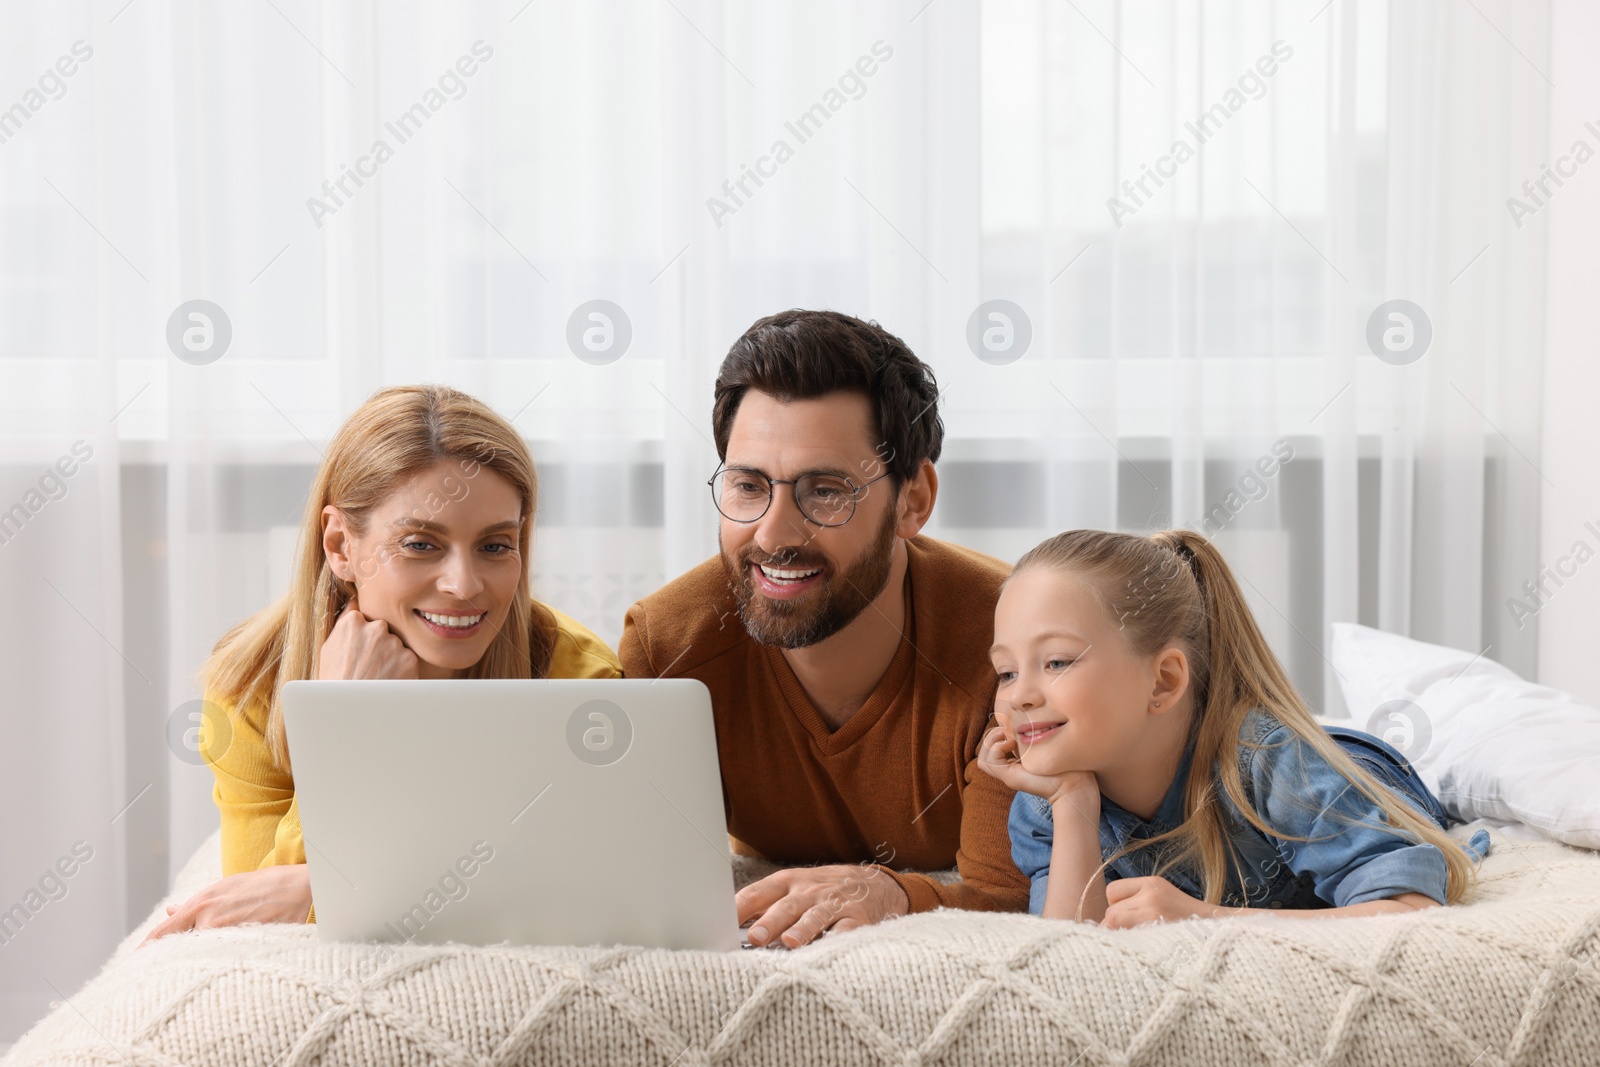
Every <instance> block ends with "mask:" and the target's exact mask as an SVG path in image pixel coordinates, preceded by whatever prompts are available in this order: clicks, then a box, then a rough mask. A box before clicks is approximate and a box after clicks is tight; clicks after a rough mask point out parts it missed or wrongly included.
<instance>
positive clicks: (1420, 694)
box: [1329, 622, 1600, 848]
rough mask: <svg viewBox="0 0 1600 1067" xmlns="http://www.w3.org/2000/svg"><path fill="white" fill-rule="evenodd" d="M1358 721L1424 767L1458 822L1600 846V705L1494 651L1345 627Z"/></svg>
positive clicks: (1342, 667) (1350, 701) (1338, 666)
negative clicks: (1508, 825) (1599, 785)
mask: <svg viewBox="0 0 1600 1067" xmlns="http://www.w3.org/2000/svg"><path fill="white" fill-rule="evenodd" d="M1329 655H1330V656H1331V657H1332V662H1333V668H1334V671H1335V672H1336V673H1337V674H1338V676H1339V687H1340V690H1341V692H1342V693H1343V695H1344V700H1345V705H1346V707H1347V709H1348V711H1349V713H1350V717H1351V720H1352V722H1351V723H1349V724H1347V725H1354V726H1356V727H1358V728H1360V729H1363V730H1367V731H1369V732H1371V733H1374V734H1377V735H1379V736H1381V737H1383V738H1384V740H1386V741H1388V742H1389V743H1390V744H1393V745H1394V746H1395V747H1396V748H1398V749H1400V751H1402V752H1404V753H1405V755H1406V757H1407V758H1408V759H1410V760H1411V762H1412V763H1413V764H1415V765H1416V768H1417V772H1418V773H1419V774H1421V775H1422V778H1423V780H1424V781H1425V782H1427V783H1428V788H1430V789H1432V790H1433V792H1434V794H1435V795H1436V796H1438V798H1439V802H1440V803H1441V804H1443V805H1444V809H1445V811H1447V812H1449V813H1450V815H1451V816H1452V817H1453V818H1456V819H1461V820H1463V821H1465V820H1469V819H1506V820H1513V821H1515V822H1519V823H1524V824H1526V825H1528V826H1532V827H1534V828H1535V829H1537V830H1539V831H1540V832H1542V833H1544V834H1547V835H1549V836H1550V837H1553V838H1555V839H1556V840H1558V841H1565V842H1566V843H1567V844H1569V845H1582V846H1584V847H1585V848H1600V789H1596V788H1595V774H1596V771H1597V770H1600V710H1596V709H1595V708H1592V707H1590V706H1589V705H1587V704H1585V703H1583V702H1582V701H1580V700H1578V699H1577V698H1576V697H1574V696H1572V695H1571V694H1568V693H1564V692H1562V691H1561V690H1559V689H1551V688H1550V687H1549V686H1543V685H1538V684H1536V683H1534V682H1530V681H1527V680H1526V679H1524V678H1522V677H1520V676H1518V675H1517V674H1516V673H1515V672H1514V671H1511V670H1509V669H1508V668H1506V667H1504V666H1502V665H1500V664H1498V663H1496V662H1495V661H1494V660H1492V659H1490V658H1488V656H1486V655H1484V654H1483V653H1477V654H1474V653H1472V652H1467V651H1464V650H1462V649H1457V648H1448V647H1446V646H1444V645H1430V644H1428V643H1426V642H1423V641H1416V640H1413V639H1411V638H1409V637H1402V636H1400V635H1399V634H1391V633H1385V632H1384V631H1382V630H1374V629H1372V628H1371V627H1367V626H1358V625H1356V624H1355V623H1348V622H1336V623H1334V624H1333V645H1332V648H1331V649H1330V651H1329Z"/></svg>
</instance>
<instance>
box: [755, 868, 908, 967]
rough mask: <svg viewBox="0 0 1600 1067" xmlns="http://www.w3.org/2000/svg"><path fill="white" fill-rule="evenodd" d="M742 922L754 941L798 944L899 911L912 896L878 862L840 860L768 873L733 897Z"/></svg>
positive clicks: (880, 919)
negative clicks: (861, 863)
mask: <svg viewBox="0 0 1600 1067" xmlns="http://www.w3.org/2000/svg"><path fill="white" fill-rule="evenodd" d="M734 906H735V907H736V908H737V909H738V912H739V925H741V926H743V925H744V924H745V923H746V922H748V921H750V920H751V919H754V920H756V922H755V925H754V926H752V927H751V928H750V931H749V938H750V943H751V944H752V945H757V946H762V945H769V944H771V943H772V942H773V941H775V940H776V941H780V942H781V943H782V944H783V945H784V946H785V947H787V948H799V947H800V946H801V945H804V944H806V943H807V942H809V941H812V940H814V939H815V938H817V937H818V936H820V935H822V934H824V933H833V932H840V931H844V930H854V929H855V928H856V927H858V926H871V925H872V924H873V923H876V922H881V921H883V920H884V919H887V918H890V917H892V916H895V915H904V914H905V913H906V912H907V911H908V910H910V906H911V902H910V901H908V900H907V899H906V894H905V890H903V889H901V888H900V885H899V883H898V882H896V881H895V880H894V879H893V878H890V877H889V876H888V875H887V874H884V873H883V872H882V871H881V870H879V869H878V868H876V867H868V866H858V865H856V864H853V863H839V864H834V865H832V866H829V867H798V868H794V869H791V870H786V871H778V872H777V873H776V874H769V875H767V877H765V878H763V879H761V880H760V881H759V882H752V883H750V884H749V885H747V886H745V887H744V888H743V889H741V890H739V894H738V896H736V897H734Z"/></svg>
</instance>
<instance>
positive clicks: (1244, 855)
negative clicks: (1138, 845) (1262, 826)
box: [1009, 710, 1489, 915]
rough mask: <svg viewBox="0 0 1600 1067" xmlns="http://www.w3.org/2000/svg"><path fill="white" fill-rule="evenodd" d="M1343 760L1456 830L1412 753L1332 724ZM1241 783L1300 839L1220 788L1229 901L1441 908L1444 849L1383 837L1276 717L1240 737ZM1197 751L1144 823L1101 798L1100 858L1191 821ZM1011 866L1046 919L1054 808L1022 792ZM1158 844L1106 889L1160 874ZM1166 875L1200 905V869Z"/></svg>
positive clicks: (1362, 805) (1350, 791) (1485, 843)
mask: <svg viewBox="0 0 1600 1067" xmlns="http://www.w3.org/2000/svg"><path fill="white" fill-rule="evenodd" d="M1327 731H1328V733H1329V734H1330V735H1331V736H1332V737H1333V738H1334V740H1335V741H1336V742H1337V743H1338V744H1339V746H1340V747H1341V748H1342V749H1344V750H1345V752H1346V754H1347V755H1349V756H1351V758H1353V759H1355V760H1356V761H1357V763H1358V764H1359V765H1361V766H1362V767H1363V768H1364V769H1365V770H1367V771H1369V772H1371V773H1372V774H1373V775H1374V776H1375V777H1376V778H1377V779H1378V780H1379V781H1380V782H1381V783H1383V784H1385V785H1387V786H1389V787H1390V788H1391V789H1392V790H1393V791H1394V792H1395V793H1396V794H1397V795H1398V796H1400V797H1402V798H1403V799H1405V800H1407V801H1410V802H1411V803H1412V804H1413V805H1414V806H1416V807H1417V808H1418V809H1419V810H1421V811H1422V812H1423V813H1424V814H1426V815H1427V816H1429V817H1430V818H1431V819H1433V821H1434V822H1436V823H1438V825H1439V826H1440V827H1441V828H1444V827H1447V826H1448V825H1449V820H1448V818H1447V817H1446V816H1445V813H1444V810H1443V808H1442V807H1440V805H1439V802H1438V800H1437V799H1436V798H1435V797H1434V796H1433V794H1432V793H1430V792H1429V791H1428V789H1427V787H1426V786H1425V785H1423V783H1422V780H1421V778H1420V777H1418V776H1417V773H1416V771H1415V770H1413V769H1412V767H1411V765H1410V764H1409V763H1407V762H1406V759H1405V757H1404V756H1402V755H1401V754H1400V753H1399V752H1398V751H1396V750H1395V749H1394V748H1393V747H1392V746H1391V745H1389V744H1388V743H1386V742H1384V741H1383V740H1381V739H1379V738H1376V737H1373V736H1372V735H1371V734H1366V733H1363V732H1361V731H1359V730H1352V729H1348V728H1345V727H1332V726H1331V727H1327ZM1239 739H1240V742H1241V743H1240V745H1239V747H1238V760H1239V774H1240V779H1241V781H1242V783H1243V785H1244V791H1245V796H1246V797H1247V798H1248V799H1249V800H1250V802H1251V804H1252V805H1253V807H1254V809H1255V811H1256V813H1257V815H1259V816H1260V818H1261V820H1262V821H1263V822H1265V823H1266V824H1267V825H1268V826H1271V827H1273V828H1274V829H1277V830H1279V831H1280V832H1282V833H1283V834H1284V835H1285V836H1286V837H1303V838H1310V839H1311V840H1308V841H1292V840H1285V839H1284V838H1280V837H1275V836H1272V835H1269V834H1265V833H1263V832H1262V831H1260V830H1258V829H1257V828H1256V827H1255V826H1253V825H1251V824H1250V823H1248V822H1246V821H1245V820H1244V818H1243V817H1242V816H1241V815H1240V814H1239V809H1238V808H1237V807H1235V806H1234V804H1233V801H1232V800H1231V798H1229V797H1228V795H1227V794H1226V792H1224V791H1223V790H1222V788H1221V785H1220V784H1219V785H1218V787H1217V797H1218V800H1219V802H1220V803H1221V805H1222V809H1223V812H1224V815H1225V820H1224V821H1225V824H1226V825H1227V826H1228V827H1229V830H1230V836H1231V839H1232V844H1233V848H1234V850H1235V851H1236V854H1237V857H1238V861H1239V866H1240V867H1242V868H1243V871H1244V878H1243V881H1242V882H1241V880H1240V877H1239V872H1238V870H1235V869H1234V867H1233V864H1232V863H1231V862H1230V863H1229V866H1228V877H1227V885H1226V887H1225V889H1224V891H1223V894H1222V904H1223V905H1225V906H1227V907H1251V908H1263V907H1265V908H1325V907H1329V906H1332V907H1345V906H1346V905H1350V904H1361V903H1363V902H1365V901H1369V900H1384V899H1387V898H1389V897H1393V896H1397V895H1399V894H1401V893H1421V894H1423V895H1424V896H1427V897H1431V898H1432V899H1433V900H1436V901H1438V902H1439V903H1441V904H1442V903H1444V900H1445V883H1446V867H1445V861H1444V855H1443V854H1442V853H1441V852H1440V851H1439V849H1438V848H1437V847H1436V846H1434V845H1430V844H1426V843H1413V842H1411V841H1410V840H1408V839H1407V838H1405V837H1401V836H1399V835H1398V834H1395V833H1394V832H1392V831H1390V830H1389V829H1388V828H1387V825H1386V822H1385V820H1384V818H1383V814H1382V811H1381V809H1379V808H1378V807H1377V806H1376V805H1375V804H1373V803H1372V802H1371V801H1369V800H1367V798H1366V797H1364V796H1362V795H1361V793H1360V792H1359V791H1358V790H1357V789H1355V787H1354V786H1352V785H1351V784H1350V782H1349V781H1348V780H1347V779H1346V778H1345V777H1344V775H1342V774H1340V773H1339V771H1338V770H1336V769H1335V768H1334V767H1333V765H1332V764H1330V763H1328V762H1327V761H1326V760H1325V759H1324V758H1323V757H1322V756H1321V755H1319V754H1318V753H1317V752H1316V750H1315V749H1313V748H1312V747H1311V746H1310V745H1308V744H1306V743H1305V742H1304V741H1302V740H1300V739H1299V737H1298V736H1297V735H1296V734H1295V733H1294V732H1293V731H1292V730H1290V729H1289V727H1287V726H1285V725H1283V724H1282V723H1281V722H1279V721H1278V720H1277V719H1275V718H1273V717H1272V716H1270V715H1267V714H1266V713H1265V712H1263V711H1260V710H1256V711H1252V712H1250V713H1249V714H1248V715H1246V717H1245V720H1244V724H1243V726H1242V728H1241V729H1240V732H1239ZM1193 754H1194V753H1193V748H1192V747H1191V748H1189V749H1186V750H1185V751H1184V753H1183V757H1182V759H1181V760H1180V761H1179V764H1178V771H1177V774H1176V775H1174V776H1173V779H1172V785H1171V787H1169V788H1168V790H1167V793H1166V796H1165V797H1163V798H1162V801H1161V805H1160V807H1159V808H1158V809H1157V810H1156V813H1155V816H1154V817H1153V818H1151V819H1149V820H1148V821H1147V820H1145V819H1141V818H1139V816H1137V815H1134V814H1133V813H1132V812H1129V811H1126V810H1124V809H1122V808H1120V807H1118V806H1117V805H1116V804H1114V803H1112V802H1111V801H1110V800H1109V799H1107V798H1106V797H1104V796H1102V797H1101V798H1100V854H1101V856H1102V857H1105V856H1110V855H1112V854H1114V853H1116V852H1118V851H1120V850H1121V849H1122V848H1123V847H1124V846H1125V845H1127V844H1129V843H1130V842H1133V841H1136V840H1141V839H1145V838H1150V837H1155V836H1156V835H1158V834H1162V833H1165V832H1166V831H1168V830H1171V829H1174V828H1176V827H1177V826H1178V825H1179V824H1181V823H1182V822H1183V798H1184V790H1185V786H1186V785H1187V784H1188V780H1189V765H1190V761H1191V757H1192V756H1193ZM1009 828H1010V832H1011V857H1012V859H1013V861H1014V862H1015V863H1016V865H1017V867H1018V869H1019V870H1021V871H1022V873H1023V874H1025V875H1027V876H1028V878H1029V880H1030V881H1031V882H1032V889H1031V891H1030V893H1029V897H1028V910H1029V911H1030V912H1032V913H1033V914H1035V915H1040V914H1043V912H1044V900H1045V890H1046V887H1047V886H1048V885H1049V880H1050V846H1051V842H1052V840H1053V838H1054V836H1055V831H1054V820H1053V817H1052V813H1051V810H1050V802H1049V801H1048V800H1046V799H1045V798H1044V797H1040V796H1035V795H1033V794H1032V793H1021V792H1019V793H1017V795H1016V797H1015V798H1014V799H1013V800H1012V802H1011V817H1010V820H1009ZM1162 847H1163V846H1162V845H1156V846H1154V847H1152V848H1146V849H1141V850H1139V851H1136V852H1133V853H1131V854H1130V855H1127V856H1123V857H1122V858H1120V859H1118V860H1116V861H1115V862H1113V863H1112V864H1111V865H1110V866H1108V867H1107V868H1106V871H1105V877H1106V879H1107V881H1110V880H1112V879H1116V878H1138V877H1142V876H1145V875H1151V874H1155V873H1156V870H1155V868H1156V865H1157V861H1158V860H1159V859H1160V856H1159V853H1160V851H1161V849H1162ZM1466 848H1467V850H1468V851H1469V852H1470V853H1472V854H1473V855H1474V856H1475V857H1476V858H1478V859H1482V858H1483V857H1484V856H1485V855H1487V854H1488V851H1489V833H1488V831H1487V830H1479V831H1477V832H1476V833H1475V834H1473V835H1472V840H1471V842H1470V843H1468V845H1467V846H1466ZM1161 874H1162V876H1163V877H1165V878H1166V879H1167V880H1168V881H1170V882H1171V883H1172V884H1173V885H1175V886H1177V887H1178V888H1179V889H1181V890H1183V891H1184V892H1185V893H1188V894H1189V895H1190V896H1192V897H1195V898H1196V899H1204V898H1205V892H1204V888H1203V886H1202V884H1201V881H1200V877H1199V871H1198V870H1192V869H1189V868H1187V867H1173V866H1169V867H1167V868H1166V869H1165V870H1163V871H1162V872H1161Z"/></svg>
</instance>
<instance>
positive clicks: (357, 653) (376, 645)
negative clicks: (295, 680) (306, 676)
mask: <svg viewBox="0 0 1600 1067" xmlns="http://www.w3.org/2000/svg"><path fill="white" fill-rule="evenodd" d="M418 670H419V668H418V661H417V654H416V653H415V652H413V651H411V649H409V648H407V647H406V645H405V642H404V641H401V640H400V638H398V637H396V636H395V635H394V633H393V632H391V631H390V629H389V624H388V623H386V622H384V621H383V620H382V619H369V618H367V617H366V616H365V615H363V614H361V609H360V607H358V606H357V604H356V602H355V601H354V600H352V601H350V603H348V604H346V605H345V606H344V610H342V611H341V612H339V617H338V618H337V619H336V620H334V623H333V630H332V631H331V632H330V633H329V634H328V639H327V640H326V641H324V642H323V643H322V652H321V654H320V655H319V656H318V657H317V677H318V678H322V679H330V678H331V679H346V678H415V677H417V675H418Z"/></svg>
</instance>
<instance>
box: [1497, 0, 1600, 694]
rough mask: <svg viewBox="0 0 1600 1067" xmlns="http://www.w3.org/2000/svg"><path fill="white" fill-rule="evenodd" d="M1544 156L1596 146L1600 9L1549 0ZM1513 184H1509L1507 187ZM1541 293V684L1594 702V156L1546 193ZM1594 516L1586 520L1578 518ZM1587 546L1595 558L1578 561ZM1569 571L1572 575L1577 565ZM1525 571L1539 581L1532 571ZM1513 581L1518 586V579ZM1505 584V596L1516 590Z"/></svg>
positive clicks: (1598, 502) (1598, 642) (1598, 371)
mask: <svg viewBox="0 0 1600 1067" xmlns="http://www.w3.org/2000/svg"><path fill="white" fill-rule="evenodd" d="M1551 37H1552V40H1551V64H1550V68H1551V69H1550V70H1549V71H1548V73H1549V75H1550V80H1551V81H1552V82H1554V83H1555V88H1554V89H1552V90H1551V111H1550V160H1549V162H1551V163H1552V164H1554V163H1555V161H1556V159H1557V158H1558V157H1560V156H1562V155H1566V154H1567V153H1569V152H1570V151H1571V149H1572V146H1573V142H1574V141H1576V140H1579V139H1582V140H1584V141H1586V142H1587V143H1588V145H1589V147H1590V148H1591V149H1595V150H1596V151H1600V133H1597V132H1596V131H1595V130H1591V129H1588V128H1586V127H1585V125H1584V124H1585V123H1593V124H1594V126H1595V128H1596V130H1600V65H1596V64H1595V62H1594V56H1593V54H1592V47H1593V42H1594V41H1596V40H1597V39H1600V5H1596V4H1594V3H1592V2H1591V0H1556V4H1555V8H1554V11H1553V13H1552V20H1551ZM1510 192H1511V191H1510V190H1508V195H1509V193H1510ZM1547 210H1548V211H1549V226H1550V243H1549V277H1548V284H1549V289H1548V291H1547V300H1548V305H1547V306H1548V309H1549V310H1548V319H1547V323H1546V333H1545V371H1544V373H1545V381H1544V413H1545V424H1544V435H1543V441H1542V447H1541V450H1540V451H1541V458H1540V461H1539V465H1540V467H1541V468H1542V469H1543V471H1544V474H1545V477H1546V478H1547V479H1548V481H1547V482H1546V483H1545V484H1544V490H1545V491H1544V494H1543V497H1542V504H1541V507H1540V516H1539V521H1540V536H1539V556H1540V563H1541V565H1542V568H1554V567H1555V566H1556V565H1557V564H1558V563H1562V559H1563V557H1568V562H1565V563H1562V569H1564V570H1566V571H1567V572H1568V573H1569V574H1571V575H1572V576H1571V577H1570V578H1563V579H1561V581H1562V584H1561V585H1560V586H1559V587H1558V586H1556V585H1555V583H1554V582H1553V581H1551V582H1548V583H1547V584H1546V586H1545V588H1546V589H1547V590H1548V591H1549V594H1550V595H1548V596H1546V597H1545V598H1544V600H1543V603H1542V605H1541V606H1540V607H1539V610H1538V615H1537V616H1536V618H1537V623H1538V627H1539V681H1541V682H1543V683H1545V684H1546V685H1552V686H1555V687H1557V688H1560V689H1565V690H1568V691H1569V692H1572V693H1575V694H1577V695H1578V696H1579V697H1580V698H1582V699H1584V700H1586V701H1588V702H1589V703H1591V704H1600V671H1596V670H1595V663H1596V653H1597V651H1600V411H1597V408H1600V358H1597V357H1600V257H1597V255H1596V248H1597V246H1600V157H1597V158H1595V159H1591V160H1589V161H1588V162H1587V163H1585V164H1584V165H1583V166H1582V167H1580V168H1579V170H1578V172H1577V174H1576V175H1575V176H1574V177H1572V178H1568V179H1565V184H1564V185H1563V186H1561V188H1560V189H1558V190H1556V192H1555V195H1554V196H1552V197H1551V198H1550V201H1549V207H1548V209H1547ZM1586 523H1592V524H1593V528H1592V529H1591V528H1590V527H1589V526H1586V525H1585V524H1586ZM1579 541H1581V542H1583V543H1584V544H1585V545H1586V546H1587V548H1588V550H1589V551H1592V552H1594V553H1595V556H1594V558H1592V559H1590V560H1588V561H1587V562H1586V563H1583V564H1581V565H1579V564H1578V563H1577V561H1576V558H1575V557H1574V555H1573V549H1574V547H1575V545H1576V543H1577V542H1579ZM1574 571H1575V572H1576V573H1573V572H1574ZM1526 578H1528V579H1533V580H1535V581H1537V577H1536V576H1534V575H1527V576H1526ZM1521 580H1522V579H1520V578H1519V580H1518V583H1517V584H1519V585H1520V584H1521ZM1516 593H1517V591H1516V590H1508V591H1507V592H1506V594H1505V595H1506V596H1511V595H1515V594H1516Z"/></svg>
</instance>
